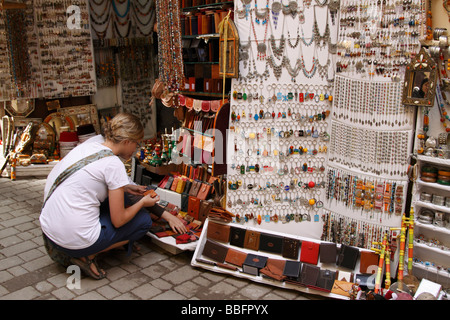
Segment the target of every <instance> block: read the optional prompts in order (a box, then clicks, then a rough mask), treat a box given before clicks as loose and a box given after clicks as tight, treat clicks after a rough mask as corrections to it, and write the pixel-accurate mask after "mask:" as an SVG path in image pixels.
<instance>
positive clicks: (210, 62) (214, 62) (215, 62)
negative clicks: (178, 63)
mask: <svg viewBox="0 0 450 320" xmlns="http://www.w3.org/2000/svg"><path fill="white" fill-rule="evenodd" d="M183 63H184V64H219V61H204V62H194V61H187V62H186V61H185V62H183Z"/></svg>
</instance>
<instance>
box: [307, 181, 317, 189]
mask: <svg viewBox="0 0 450 320" xmlns="http://www.w3.org/2000/svg"><path fill="white" fill-rule="evenodd" d="M315 186H316V184H315V183H314V182H313V181H310V182H309V183H308V187H310V188H314V187H315Z"/></svg>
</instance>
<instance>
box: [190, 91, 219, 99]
mask: <svg viewBox="0 0 450 320" xmlns="http://www.w3.org/2000/svg"><path fill="white" fill-rule="evenodd" d="M181 93H182V94H184V95H186V96H205V97H218V98H221V97H222V93H216V92H198V91H181ZM225 95H226V96H228V94H225Z"/></svg>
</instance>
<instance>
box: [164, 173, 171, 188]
mask: <svg viewBox="0 0 450 320" xmlns="http://www.w3.org/2000/svg"><path fill="white" fill-rule="evenodd" d="M172 183H173V177H172V176H170V177H169V178H168V179H167V182H166V184H165V185H164V189H166V190H170V188H171V187H172Z"/></svg>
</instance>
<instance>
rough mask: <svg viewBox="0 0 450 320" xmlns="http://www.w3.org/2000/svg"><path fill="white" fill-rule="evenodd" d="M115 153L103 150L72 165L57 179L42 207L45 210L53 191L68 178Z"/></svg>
mask: <svg viewBox="0 0 450 320" xmlns="http://www.w3.org/2000/svg"><path fill="white" fill-rule="evenodd" d="M113 155H114V153H113V152H112V151H111V150H106V149H105V150H101V151H99V152H96V153H94V154H91V155H90V156H87V157H85V158H83V159H81V160H79V161H77V162H75V163H74V164H72V165H70V166H69V167H68V168H67V169H66V170H64V171H63V172H61V173H60V175H59V176H58V177H57V178H56V179H55V182H54V183H53V185H52V187H51V188H50V191H49V192H48V195H47V197H46V198H45V200H44V203H43V205H42V208H44V206H45V203H46V202H47V200H48V199H49V198H50V196H51V195H52V193H53V191H55V189H56V188H57V187H58V186H59V185H60V184H61V183H63V182H64V181H65V180H66V179H67V178H69V177H70V176H71V175H72V174H74V173H75V172H77V171H78V170H80V169H81V168H83V167H84V166H86V165H88V164H90V163H92V162H94V161H97V160H100V159H102V158H105V157H110V156H113Z"/></svg>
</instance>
